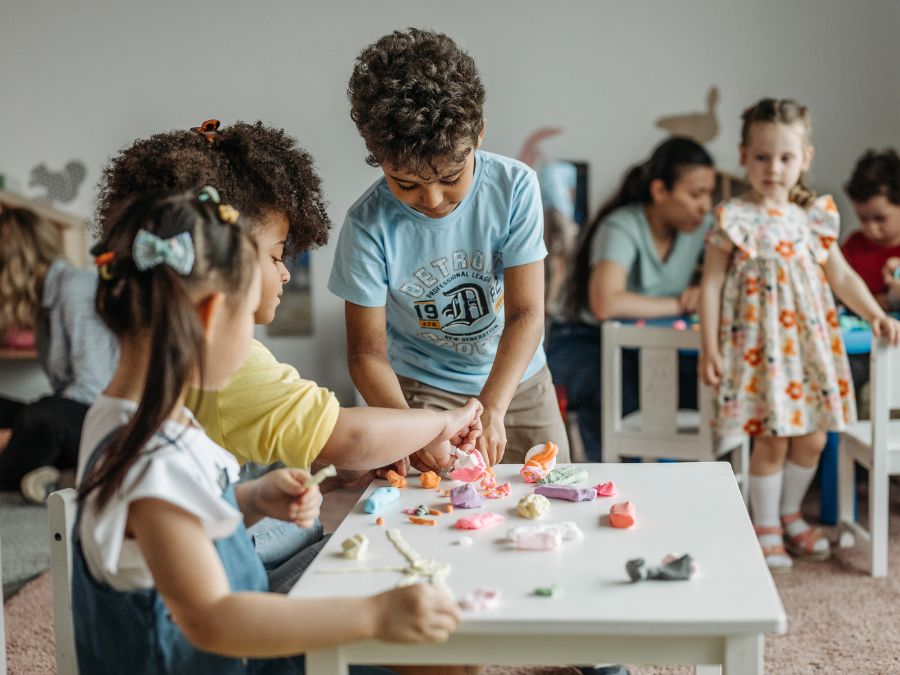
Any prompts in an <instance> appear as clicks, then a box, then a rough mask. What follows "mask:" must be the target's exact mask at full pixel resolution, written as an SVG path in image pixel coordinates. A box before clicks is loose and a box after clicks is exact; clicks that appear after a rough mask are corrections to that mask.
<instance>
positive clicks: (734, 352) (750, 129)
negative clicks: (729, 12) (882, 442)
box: [700, 99, 900, 571]
mask: <svg viewBox="0 0 900 675" xmlns="http://www.w3.org/2000/svg"><path fill="white" fill-rule="evenodd" d="M810 134H811V126H810V117H809V112H808V110H807V109H806V108H805V107H804V106H802V105H800V104H798V103H796V102H795V101H792V100H789V99H784V100H774V99H763V100H761V101H759V102H758V103H757V104H756V105H754V106H753V107H751V108H749V109H747V110H746V111H745V112H744V114H743V126H742V128H741V147H740V151H741V164H742V165H743V166H745V167H746V169H747V180H748V182H749V184H750V190H749V192H748V193H747V194H745V195H743V196H741V197H739V198H736V199H732V200H730V201H728V202H725V203H724V204H723V205H721V206H720V207H719V208H718V209H717V210H716V222H715V226H714V228H713V229H712V230H711V231H710V233H709V235H708V239H707V245H706V254H705V259H704V265H703V281H702V284H701V307H700V320H701V329H702V339H703V343H702V349H701V352H700V374H701V377H702V378H703V381H704V382H705V383H706V384H709V385H713V386H716V387H717V388H718V395H717V397H716V406H717V414H716V431H717V433H718V434H719V435H720V436H727V435H733V434H749V435H750V436H752V437H753V453H752V455H751V458H750V506H751V511H752V516H753V523H754V526H755V529H756V533H757V536H758V537H759V541H760V545H761V546H762V549H763V554H764V555H765V558H766V563H767V564H768V565H769V567H770V568H771V569H773V570H780V571H786V570H789V569H790V568H791V565H792V559H791V557H790V556H789V555H788V552H790V554H792V555H794V556H796V557H799V558H803V559H808V560H825V559H827V558H828V557H830V555H831V550H830V546H829V543H828V540H827V539H825V537H824V536H823V534H822V533H821V532H820V531H819V530H817V529H815V528H812V527H810V526H809V524H808V523H807V522H806V521H805V520H804V519H803V518H802V516H801V515H800V503H801V501H802V499H803V496H804V495H805V494H806V491H807V489H808V488H809V484H810V482H811V481H812V478H813V475H814V474H815V470H816V466H817V464H818V462H819V456H820V455H821V453H822V449H823V447H824V445H825V432H827V431H840V430H842V429H844V428H846V425H847V424H848V423H850V422H852V421H854V420H855V418H856V405H855V401H854V398H853V387H852V386H851V378H850V370H849V365H848V363H847V355H846V353H845V351H844V343H843V340H842V339H841V333H840V329H839V325H838V319H837V311H836V309H835V305H834V300H833V299H832V294H831V290H832V289H833V290H834V292H835V293H836V294H837V296H838V297H839V298H840V299H841V300H842V301H843V302H844V303H845V304H846V305H847V306H848V307H849V308H850V309H852V310H853V311H854V312H856V313H857V314H859V315H860V316H861V317H863V318H865V319H866V320H868V321H869V322H870V323H871V325H872V333H873V334H874V335H875V336H877V337H882V336H883V337H886V338H887V339H889V340H890V341H891V342H892V343H894V344H896V343H897V341H898V338H900V323H898V322H897V321H894V320H893V319H890V318H888V317H887V316H886V315H885V313H884V310H883V309H882V308H881V307H880V306H879V304H878V303H877V302H876V300H875V298H873V297H872V295H871V293H870V292H869V290H868V289H867V287H866V285H865V283H864V282H863V281H862V279H860V277H859V275H857V274H856V272H854V271H853V270H852V268H851V267H850V266H849V265H848V264H847V262H846V260H845V259H844V256H843V255H842V254H841V251H840V249H839V248H838V246H837V245H836V243H835V242H836V241H837V237H838V230H839V216H838V213H837V209H836V208H835V205H834V201H833V200H832V198H831V197H830V196H827V195H826V196H822V197H818V198H817V197H816V195H815V194H814V193H812V192H811V191H810V190H809V189H807V187H806V186H805V185H804V182H803V175H804V173H805V172H806V171H807V170H808V169H809V166H810V164H811V162H812V158H813V147H812V144H811V138H810ZM785 546H787V550H786V549H785Z"/></svg>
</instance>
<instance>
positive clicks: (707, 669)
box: [694, 666, 722, 675]
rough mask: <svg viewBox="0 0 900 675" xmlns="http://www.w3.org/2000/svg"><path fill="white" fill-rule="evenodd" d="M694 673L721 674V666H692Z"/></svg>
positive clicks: (705, 674) (695, 674)
mask: <svg viewBox="0 0 900 675" xmlns="http://www.w3.org/2000/svg"><path fill="white" fill-rule="evenodd" d="M694 675H722V666H694Z"/></svg>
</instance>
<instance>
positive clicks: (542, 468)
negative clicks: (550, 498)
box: [519, 441, 559, 483]
mask: <svg viewBox="0 0 900 675" xmlns="http://www.w3.org/2000/svg"><path fill="white" fill-rule="evenodd" d="M558 454H559V447H558V446H557V445H556V443H553V442H552V441H547V442H546V443H545V444H544V445H535V446H534V447H532V448H531V449H530V450H529V451H528V452H526V453H525V464H524V465H523V466H522V468H521V469H520V470H519V473H520V474H521V476H522V478H523V479H524V480H525V482H526V483H537V482H538V481H539V480H541V479H542V478H543V477H544V476H546V475H547V474H548V473H549V472H550V471H551V470H553V467H555V466H556V456H557V455H558Z"/></svg>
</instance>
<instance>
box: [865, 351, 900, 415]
mask: <svg viewBox="0 0 900 675" xmlns="http://www.w3.org/2000/svg"><path fill="white" fill-rule="evenodd" d="M869 372H870V375H869V378H870V382H871V384H870V385H869V388H870V391H869V395H870V396H871V399H872V402H871V407H872V410H871V415H870V417H871V418H872V420H873V421H874V420H877V419H881V418H884V419H887V415H888V413H889V412H890V411H891V410H894V409H896V408H900V348H898V347H892V346H891V345H890V344H889V343H888V342H886V341H885V340H877V339H876V338H872V351H871V352H870V353H869ZM876 408H878V410H876Z"/></svg>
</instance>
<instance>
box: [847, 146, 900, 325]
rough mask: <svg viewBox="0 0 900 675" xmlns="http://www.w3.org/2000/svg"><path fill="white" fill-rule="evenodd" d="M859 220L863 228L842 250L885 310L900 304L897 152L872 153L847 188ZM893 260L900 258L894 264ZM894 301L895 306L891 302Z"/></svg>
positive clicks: (899, 168) (899, 162) (861, 162)
mask: <svg viewBox="0 0 900 675" xmlns="http://www.w3.org/2000/svg"><path fill="white" fill-rule="evenodd" d="M844 189H845V190H846V191H847V194H848V195H849V196H850V199H851V200H852V201H853V208H854V209H855V210H856V215H857V216H858V217H859V223H860V228H859V230H858V231H857V232H855V233H853V235H852V236H851V237H850V238H849V239H847V241H845V242H844V244H843V246H841V250H842V252H843V254H844V257H846V258H847V262H849V263H850V266H851V267H852V268H853V269H855V270H856V271H857V273H858V274H859V275H860V276H861V277H862V278H863V281H865V282H866V285H867V286H868V287H869V290H870V291H872V295H874V296H875V297H876V299H877V300H878V302H879V303H880V304H881V306H882V307H884V308H885V309H892V308H894V309H896V308H897V305H898V304H900V281H894V280H893V276H892V275H893V271H894V269H895V268H897V267H898V266H900V157H898V156H897V153H896V152H895V151H894V150H893V149H888V150H885V151H884V152H875V151H874V150H869V151H868V152H867V153H866V154H865V155H863V156H862V157H861V158H860V159H859V161H858V162H857V164H856V168H855V169H854V171H853V175H852V176H851V177H850V180H849V182H848V183H847V185H846V186H845V187H844ZM890 258H898V260H897V261H896V262H895V261H891V263H890V264H888V261H889V259H890ZM892 300H893V302H891V301H892Z"/></svg>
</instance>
